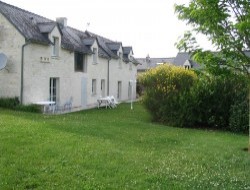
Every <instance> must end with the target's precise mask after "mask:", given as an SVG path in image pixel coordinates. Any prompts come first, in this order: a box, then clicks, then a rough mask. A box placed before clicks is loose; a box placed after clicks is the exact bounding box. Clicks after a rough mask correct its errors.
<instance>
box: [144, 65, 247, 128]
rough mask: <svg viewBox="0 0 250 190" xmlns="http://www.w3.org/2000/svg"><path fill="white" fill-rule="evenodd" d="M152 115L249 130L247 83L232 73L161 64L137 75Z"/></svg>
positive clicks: (183, 124)
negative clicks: (213, 73) (220, 73)
mask: <svg viewBox="0 0 250 190" xmlns="http://www.w3.org/2000/svg"><path fill="white" fill-rule="evenodd" d="M139 81H140V83H142V84H143V86H144V89H145V92H144V98H143V102H144V104H145V106H146V108H147V109H148V110H149V111H150V112H151V114H152V116H153V119H154V120H155V121H158V122H162V123H165V124H167V125H172V126H178V127H199V128H200V127H206V128H207V127H209V128H216V129H225V130H230V131H234V132H247V131H248V118H249V112H248V110H249V107H248V98H247V97H248V83H247V80H246V79H245V78H244V77H243V76H241V75H236V74H232V73H226V74H225V75H220V76H214V75H208V74H206V73H202V72H200V73H196V72H194V71H192V70H185V69H184V68H180V67H176V66H172V65H162V66H159V67H157V68H155V69H151V70H149V71H148V72H146V73H145V74H143V75H142V76H140V78H139Z"/></svg>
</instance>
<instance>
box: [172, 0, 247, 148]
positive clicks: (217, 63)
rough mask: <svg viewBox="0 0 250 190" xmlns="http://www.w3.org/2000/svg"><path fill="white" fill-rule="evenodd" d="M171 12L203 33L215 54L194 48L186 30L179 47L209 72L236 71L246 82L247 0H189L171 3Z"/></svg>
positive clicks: (193, 42) (195, 30) (191, 36)
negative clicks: (172, 8) (242, 75)
mask: <svg viewBox="0 0 250 190" xmlns="http://www.w3.org/2000/svg"><path fill="white" fill-rule="evenodd" d="M175 11H176V13H177V14H178V18H179V19H180V20H184V21H187V23H188V24H189V25H191V26H192V28H193V32H196V33H201V34H204V35H206V36H207V37H208V39H209V40H210V41H211V42H212V44H213V45H214V46H215V47H216V48H217V52H216V53H214V52H211V51H204V50H202V49H201V48H195V47H194V45H195V43H196V41H195V38H194V37H193V35H192V34H191V32H190V33H187V34H186V35H184V38H183V39H182V40H180V42H179V43H178V44H177V47H178V48H179V50H184V51H188V52H190V53H191V54H192V56H193V58H194V60H195V61H197V62H198V63H202V64H204V65H205V68H207V69H208V71H209V72H212V73H214V74H217V72H220V71H221V70H233V71H234V72H235V71H239V72H240V73H244V75H245V76H247V78H248V81H250V2H249V0H190V2H189V4H188V6H186V5H175ZM249 83H250V82H249ZM249 94H250V93H249ZM249 99H250V95H249ZM248 115H249V114H248ZM249 130H250V128H249ZM249 133H250V131H249ZM249 151H250V138H249Z"/></svg>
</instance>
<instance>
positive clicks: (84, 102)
mask: <svg viewBox="0 0 250 190" xmlns="http://www.w3.org/2000/svg"><path fill="white" fill-rule="evenodd" d="M81 88H82V90H81V93H82V94H81V104H82V108H87V98H88V97H87V78H84V77H82V84H81Z"/></svg>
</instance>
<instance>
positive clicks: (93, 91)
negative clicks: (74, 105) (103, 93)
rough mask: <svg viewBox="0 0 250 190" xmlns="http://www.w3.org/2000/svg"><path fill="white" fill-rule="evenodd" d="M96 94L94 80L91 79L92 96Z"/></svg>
mask: <svg viewBox="0 0 250 190" xmlns="http://www.w3.org/2000/svg"><path fill="white" fill-rule="evenodd" d="M95 94H96V79H92V95H95Z"/></svg>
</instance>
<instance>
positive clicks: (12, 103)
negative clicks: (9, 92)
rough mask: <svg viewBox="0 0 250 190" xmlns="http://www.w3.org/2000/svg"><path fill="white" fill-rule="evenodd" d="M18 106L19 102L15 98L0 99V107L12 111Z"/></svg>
mask: <svg viewBox="0 0 250 190" xmlns="http://www.w3.org/2000/svg"><path fill="white" fill-rule="evenodd" d="M17 105H19V100H18V98H17V97H15V98H0V107H3V108H10V109H14V108H15V107H16V106H17Z"/></svg>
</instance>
